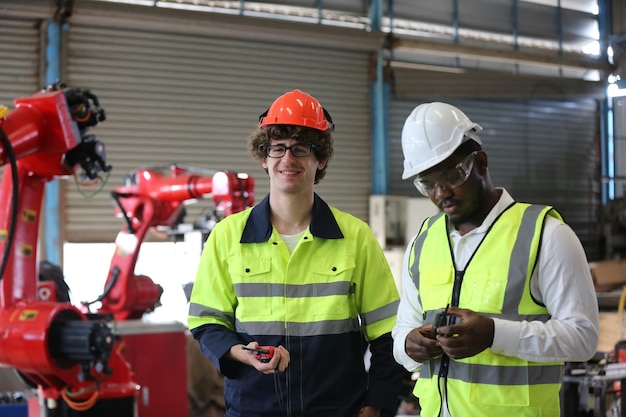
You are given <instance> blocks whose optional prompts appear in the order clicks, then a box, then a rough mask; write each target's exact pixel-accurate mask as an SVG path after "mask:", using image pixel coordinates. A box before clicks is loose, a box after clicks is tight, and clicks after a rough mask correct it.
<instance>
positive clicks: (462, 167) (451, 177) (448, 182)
mask: <svg viewBox="0 0 626 417" xmlns="http://www.w3.org/2000/svg"><path fill="white" fill-rule="evenodd" d="M477 153H478V151H475V152H472V153H471V154H469V155H467V156H466V157H465V159H463V160H462V161H461V162H459V163H458V164H457V165H456V166H455V167H454V168H449V169H446V170H443V171H438V172H433V173H432V174H430V175H426V176H425V177H419V176H418V177H416V178H415V180H413V184H414V185H415V188H417V190H418V191H419V192H420V193H422V195H424V196H426V197H429V196H431V195H433V194H434V193H435V190H436V188H437V187H441V188H445V189H448V190H453V189H455V188H457V187H460V186H461V185H463V184H464V183H465V181H467V178H468V177H469V175H470V172H472V168H473V167H474V159H475V158H476V154H477Z"/></svg>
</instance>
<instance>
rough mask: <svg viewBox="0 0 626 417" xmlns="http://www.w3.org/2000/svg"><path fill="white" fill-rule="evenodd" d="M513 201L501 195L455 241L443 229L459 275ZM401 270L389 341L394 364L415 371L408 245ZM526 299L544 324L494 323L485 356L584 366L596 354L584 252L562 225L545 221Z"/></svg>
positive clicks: (415, 321) (595, 314) (415, 319)
mask: <svg viewBox="0 0 626 417" xmlns="http://www.w3.org/2000/svg"><path fill="white" fill-rule="evenodd" d="M511 203H513V198H512V197H511V196H510V195H509V193H508V192H507V191H506V190H504V189H502V196H501V197H500V199H499V201H498V203H497V204H496V205H495V206H494V208H493V209H492V210H491V212H490V213H489V215H488V216H487V217H486V218H485V220H484V222H483V224H482V225H481V226H480V227H477V228H476V229H474V230H472V231H471V232H469V233H466V234H465V235H463V236H461V234H460V233H459V232H458V231H456V230H455V229H454V228H449V229H448V230H449V234H450V242H451V244H452V250H453V253H454V259H455V262H456V265H457V268H459V269H465V266H466V263H467V262H468V260H469V258H470V256H471V255H472V253H474V251H475V250H476V248H477V246H478V244H479V243H480V242H481V240H482V239H483V237H484V235H485V233H486V232H487V230H488V229H489V227H490V226H491V224H492V223H493V222H494V221H495V219H496V218H497V216H498V215H499V214H500V213H501V212H502V211H503V210H504V209H506V208H507V207H508V206H509V205H510V204H511ZM414 239H415V237H414V238H413V239H411V243H410V244H409V245H408V247H407V249H406V253H405V256H404V261H403V265H402V295H401V300H400V305H399V307H398V315H397V321H396V325H395V327H394V329H393V332H392V335H393V339H394V345H393V354H394V357H395V359H396V361H397V362H398V363H400V364H401V365H403V366H404V367H405V368H406V369H407V370H409V371H416V370H418V369H419V368H420V367H421V363H419V362H416V361H415V360H413V359H411V358H410V357H409V356H408V355H407V354H406V351H405V340H406V337H407V335H408V334H409V332H410V331H411V330H413V329H415V328H418V327H421V326H422V324H423V315H422V313H423V309H422V306H421V304H420V302H419V300H418V297H417V289H416V288H415V284H414V283H413V280H412V279H411V277H410V274H409V268H410V266H409V255H410V253H411V246H412V242H413V240H414ZM531 293H532V295H533V296H534V297H535V299H536V300H538V301H539V302H542V303H543V304H545V306H546V307H547V309H548V312H549V313H550V315H551V318H550V320H548V321H547V322H545V323H543V322H539V321H532V322H529V321H510V320H503V319H499V318H494V325H495V326H494V327H495V330H494V338H493V344H492V346H491V350H492V351H493V352H495V353H499V354H502V355H507V356H514V357H517V358H522V359H527V360H531V361H536V362H550V361H566V362H584V361H587V360H589V359H590V358H591V357H592V356H593V355H594V354H595V352H596V349H597V347H598V337H599V311H598V301H597V298H596V293H595V289H594V287H593V281H592V278H591V272H590V270H589V264H588V262H587V257H586V254H585V251H584V249H583V247H582V245H581V243H580V240H579V239H578V237H577V236H576V234H575V233H574V231H573V230H572V229H571V228H570V227H569V226H568V225H567V224H565V223H563V222H561V221H559V220H557V219H556V218H554V217H552V216H547V218H546V223H545V228H544V231H543V237H542V241H541V248H540V250H539V262H538V265H537V268H536V269H535V271H534V272H533V276H532V277H531Z"/></svg>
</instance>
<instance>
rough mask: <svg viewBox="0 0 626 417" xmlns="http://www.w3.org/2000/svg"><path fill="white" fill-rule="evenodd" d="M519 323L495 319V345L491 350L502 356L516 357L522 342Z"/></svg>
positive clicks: (492, 345)
mask: <svg viewBox="0 0 626 417" xmlns="http://www.w3.org/2000/svg"><path fill="white" fill-rule="evenodd" d="M518 324H519V323H517V322H512V321H509V320H502V319H497V318H494V319H493V343H492V344H491V350H492V351H493V352H495V353H499V354H501V355H507V356H514V355H515V354H516V353H517V350H518V347H519V342H520V329H519V326H518Z"/></svg>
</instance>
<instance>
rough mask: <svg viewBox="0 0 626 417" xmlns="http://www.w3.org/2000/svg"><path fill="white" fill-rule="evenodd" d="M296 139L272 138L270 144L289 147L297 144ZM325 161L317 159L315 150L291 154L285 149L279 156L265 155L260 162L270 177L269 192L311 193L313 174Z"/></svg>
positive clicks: (322, 166)
mask: <svg viewBox="0 0 626 417" xmlns="http://www.w3.org/2000/svg"><path fill="white" fill-rule="evenodd" d="M298 143H301V142H298V141H297V140H296V139H292V138H289V139H272V140H271V141H270V143H269V144H270V145H271V146H276V145H283V146H285V147H291V146H294V145H295V144H298ZM325 165H326V164H325V162H320V161H318V160H317V157H316V155H315V152H313V151H312V152H311V153H310V154H309V155H308V156H299V157H295V156H293V153H292V151H291V150H286V151H285V154H284V155H283V156H282V157H279V158H271V157H269V156H266V157H265V159H264V160H263V162H262V166H263V168H264V169H265V170H266V171H267V173H268V175H269V177H270V192H271V193H272V192H281V193H286V194H298V193H302V192H305V193H311V192H312V189H313V185H314V183H315V175H316V173H317V171H318V170H322V169H323V168H324V166H325Z"/></svg>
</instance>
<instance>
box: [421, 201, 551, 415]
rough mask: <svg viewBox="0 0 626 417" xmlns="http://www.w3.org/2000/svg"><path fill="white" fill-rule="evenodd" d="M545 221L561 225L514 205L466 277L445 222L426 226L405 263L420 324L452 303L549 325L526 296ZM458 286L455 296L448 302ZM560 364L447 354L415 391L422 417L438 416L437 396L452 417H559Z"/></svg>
mask: <svg viewBox="0 0 626 417" xmlns="http://www.w3.org/2000/svg"><path fill="white" fill-rule="evenodd" d="M548 214H550V215H553V216H555V217H557V218H559V219H561V217H560V215H559V214H558V213H556V211H555V210H554V209H553V208H552V207H546V206H538V205H529V204H522V203H513V204H512V205H511V206H509V207H508V208H507V209H506V210H505V211H504V212H502V213H501V215H500V217H499V218H498V219H496V221H495V222H494V223H493V225H492V226H491V228H490V229H489V230H488V231H487V233H486V235H485V237H484V239H483V241H482V242H481V243H480V244H479V246H478V248H477V249H476V251H475V253H474V254H473V255H472V256H471V258H470V260H469V262H468V264H467V266H466V268H465V271H455V264H454V262H453V259H452V256H453V255H452V253H453V252H452V248H451V247H450V242H449V237H448V230H447V225H446V217H445V216H444V215H442V214H438V215H435V216H433V217H431V218H430V219H428V220H427V221H426V222H425V223H424V226H423V227H422V230H421V231H420V234H419V236H418V238H417V239H416V240H415V243H414V248H413V249H414V250H413V252H412V253H413V255H412V259H411V260H410V265H411V266H410V268H411V276H412V279H413V281H414V282H415V287H416V288H417V289H418V291H419V299H420V301H421V304H422V306H423V308H424V314H425V322H429V321H432V319H431V317H433V316H434V314H435V313H436V312H437V311H439V310H440V309H442V308H444V307H446V306H447V305H455V304H456V305H457V306H458V307H460V308H466V309H470V310H473V311H475V312H478V313H481V314H484V315H488V316H491V317H500V318H504V319H507V320H517V321H522V320H528V321H533V320H539V321H543V322H545V321H547V320H548V319H549V318H550V316H549V314H548V311H547V309H546V307H545V306H543V305H540V304H538V303H537V302H535V301H534V300H533V298H532V296H531V294H530V277H531V275H532V273H533V269H534V268H535V265H536V262H537V254H538V251H539V245H540V241H541V234H542V231H543V225H544V221H545V218H546V216H547V215H548ZM455 281H456V282H457V287H459V284H460V291H457V294H456V295H453V287H454V284H455ZM446 362H448V363H447V364H446ZM562 365H563V364H562V363H554V362H550V363H539V362H531V361H527V360H523V359H519V358H515V357H509V356H504V355H500V354H496V353H493V352H492V351H491V349H489V348H487V349H486V350H484V351H483V352H481V353H479V354H477V355H475V356H473V357H469V358H465V359H460V360H454V359H452V358H448V357H447V356H445V355H444V356H442V357H439V358H437V359H435V360H430V361H427V362H425V363H424V364H423V366H422V368H421V370H420V375H419V378H418V381H417V383H416V385H415V388H414V391H413V392H414V394H415V395H416V396H417V397H419V398H420V405H421V407H422V410H421V414H420V415H421V416H423V417H436V416H439V412H440V407H441V406H442V399H441V394H440V393H445V395H446V399H447V403H448V409H449V411H450V415H451V416H452V417H468V416H472V417H474V416H475V417H478V416H480V417H502V416H511V417H512V416H515V417H538V416H543V417H546V416H550V417H558V416H559V414H560V411H559V410H560V408H559V390H560V387H561V375H562ZM446 366H447V367H448V369H447V375H446V371H445V368H446ZM442 368H443V370H442Z"/></svg>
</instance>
